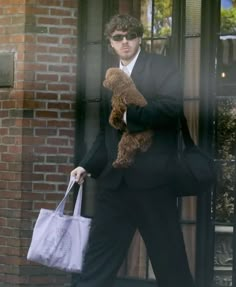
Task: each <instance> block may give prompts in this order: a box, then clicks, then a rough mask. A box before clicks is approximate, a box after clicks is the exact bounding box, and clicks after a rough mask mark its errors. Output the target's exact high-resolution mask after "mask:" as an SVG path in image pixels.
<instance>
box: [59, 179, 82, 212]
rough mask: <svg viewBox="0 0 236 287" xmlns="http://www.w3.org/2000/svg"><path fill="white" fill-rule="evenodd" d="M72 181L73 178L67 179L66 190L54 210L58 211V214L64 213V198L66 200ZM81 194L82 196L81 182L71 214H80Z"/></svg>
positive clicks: (73, 180) (73, 181)
mask: <svg viewBox="0 0 236 287" xmlns="http://www.w3.org/2000/svg"><path fill="white" fill-rule="evenodd" d="M74 183H75V178H74V177H70V181H69V184H68V187H67V190H66V192H65V195H64V197H63V199H62V200H61V202H60V203H59V204H58V206H57V208H56V210H55V212H56V213H58V214H59V215H60V216H62V215H63V214H64V209H65V204H66V200H67V197H68V196H69V193H70V191H71V189H72V187H73V185H74ZM82 196H83V185H82V184H81V185H80V187H79V191H78V196H77V199H76V203H75V207H74V212H73V216H80V215H81V207H82Z"/></svg>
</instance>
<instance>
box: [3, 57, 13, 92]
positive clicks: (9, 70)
mask: <svg viewBox="0 0 236 287" xmlns="http://www.w3.org/2000/svg"><path fill="white" fill-rule="evenodd" d="M13 81H14V54H13V53H1V54H0V87H12V86H13Z"/></svg>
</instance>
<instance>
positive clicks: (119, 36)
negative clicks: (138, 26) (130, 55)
mask: <svg viewBox="0 0 236 287" xmlns="http://www.w3.org/2000/svg"><path fill="white" fill-rule="evenodd" d="M137 37H138V35H137V33H135V32H129V33H127V34H116V35H114V36H111V39H112V40H113V41H116V42H121V41H123V39H124V38H126V40H134V39H136V38H137Z"/></svg>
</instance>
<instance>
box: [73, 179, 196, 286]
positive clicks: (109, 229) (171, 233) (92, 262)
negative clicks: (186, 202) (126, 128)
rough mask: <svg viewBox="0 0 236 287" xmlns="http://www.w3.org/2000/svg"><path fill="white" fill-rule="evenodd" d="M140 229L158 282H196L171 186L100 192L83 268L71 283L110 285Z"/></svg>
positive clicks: (169, 284) (177, 284)
mask: <svg viewBox="0 0 236 287" xmlns="http://www.w3.org/2000/svg"><path fill="white" fill-rule="evenodd" d="M136 229H138V230H139V232H140V234H141V236H142V238H143V240H144V243H145V245H146V248H147V252H148V256H149V258H150V260H151V263H152V267H153V271H154V273H155V277H156V279H157V281H158V286H159V287H193V286H194V283H193V278H192V276H191V273H190V270H189V266H188V262H187V257H186V252H185V246H184V241H183V236H182V232H181V228H180V224H179V220H178V212H177V206H176V198H175V197H174V196H173V195H172V193H171V191H170V189H169V188H168V187H162V188H160V189H159V190H142V191H137V190H130V189H129V188H128V187H127V186H126V185H125V184H122V185H121V186H120V187H119V188H118V189H116V190H103V191H99V192H98V194H97V198H96V209H95V215H94V218H93V223H92V228H91V233H90V238H89V243H88V249H87V253H86V256H85V262H84V267H83V272H82V274H80V275H77V276H74V278H73V283H72V287H112V285H113V282H114V279H115V277H116V274H117V272H118V270H119V267H120V266H121V264H122V263H123V260H124V258H125V256H126V254H127V251H128V248H129V246H130V243H131V241H132V238H133V235H134V233H135V231H136Z"/></svg>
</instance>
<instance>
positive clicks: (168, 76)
mask: <svg viewBox="0 0 236 287" xmlns="http://www.w3.org/2000/svg"><path fill="white" fill-rule="evenodd" d="M146 77H149V78H150V79H151V81H150V83H151V85H153V91H154V92H153V94H152V96H151V97H148V96H147V95H145V94H143V96H144V97H145V98H146V99H147V102H148V105H147V106H145V107H138V106H135V105H130V106H128V107H127V127H128V130H129V131H130V132H139V131H142V130H145V129H163V128H171V127H173V126H175V125H176V121H177V118H178V116H179V112H180V109H181V106H182V84H181V83H182V80H181V76H180V73H179V71H178V70H177V68H176V67H174V66H173V65H172V64H171V62H170V61H169V60H168V59H167V58H164V57H160V58H159V57H155V58H154V59H152V63H151V64H149V67H148V72H146Z"/></svg>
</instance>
